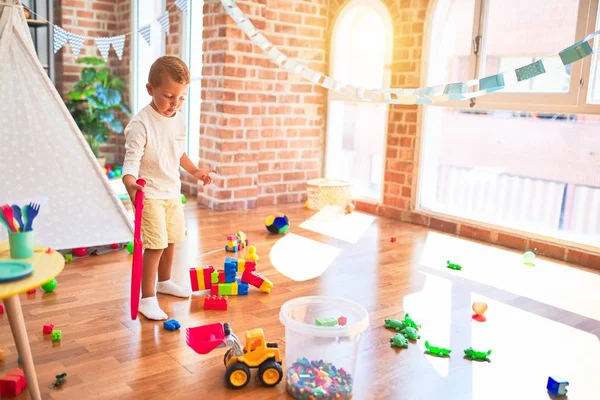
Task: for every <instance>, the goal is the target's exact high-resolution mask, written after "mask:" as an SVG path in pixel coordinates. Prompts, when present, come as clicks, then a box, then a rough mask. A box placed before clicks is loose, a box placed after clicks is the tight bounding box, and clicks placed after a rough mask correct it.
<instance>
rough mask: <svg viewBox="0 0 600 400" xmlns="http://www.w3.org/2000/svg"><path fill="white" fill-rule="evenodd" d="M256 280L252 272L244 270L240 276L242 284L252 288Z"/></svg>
mask: <svg viewBox="0 0 600 400" xmlns="http://www.w3.org/2000/svg"><path fill="white" fill-rule="evenodd" d="M255 279H256V275H254V274H253V271H249V270H246V271H244V273H243V274H242V282H244V283H247V284H249V285H252V286H256V285H255V284H254V281H255Z"/></svg>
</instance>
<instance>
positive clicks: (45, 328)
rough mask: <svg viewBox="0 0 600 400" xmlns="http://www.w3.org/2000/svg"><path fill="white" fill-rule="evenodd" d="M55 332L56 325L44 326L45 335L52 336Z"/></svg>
mask: <svg viewBox="0 0 600 400" xmlns="http://www.w3.org/2000/svg"><path fill="white" fill-rule="evenodd" d="M53 330H54V325H53V324H44V328H43V329H42V332H43V333H44V334H45V335H50V334H51V333H52V331H53Z"/></svg>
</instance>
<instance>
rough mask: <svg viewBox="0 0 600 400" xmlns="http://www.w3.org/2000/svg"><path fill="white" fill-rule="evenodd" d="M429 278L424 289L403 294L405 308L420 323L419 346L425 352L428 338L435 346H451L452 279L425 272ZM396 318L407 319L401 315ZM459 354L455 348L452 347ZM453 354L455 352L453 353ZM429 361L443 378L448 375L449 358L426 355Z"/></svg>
mask: <svg viewBox="0 0 600 400" xmlns="http://www.w3.org/2000/svg"><path fill="white" fill-rule="evenodd" d="M425 275H426V276H427V280H426V281H425V286H424V287H423V290H422V291H420V292H417V293H413V294H409V295H407V296H404V300H403V308H404V310H406V312H407V313H409V314H410V316H411V317H412V318H413V319H414V320H415V321H417V323H419V324H421V329H419V334H420V335H421V339H420V340H418V341H417V346H419V347H420V348H421V351H422V352H425V341H426V340H427V341H429V344H430V345H432V346H438V347H446V348H451V346H450V327H451V322H452V320H451V317H452V316H451V315H450V311H451V306H452V303H451V301H450V299H451V298H452V282H451V281H450V280H449V279H445V278H440V277H437V276H434V275H429V274H425ZM396 318H397V319H402V318H404V315H398V316H397V317H396ZM453 352H455V353H456V350H453ZM451 355H453V354H452V353H451ZM427 361H428V362H429V363H430V364H431V366H432V367H433V368H434V369H435V371H436V372H437V373H438V374H439V375H440V376H441V377H444V378H445V377H447V376H448V368H449V366H450V359H447V358H439V357H431V356H427Z"/></svg>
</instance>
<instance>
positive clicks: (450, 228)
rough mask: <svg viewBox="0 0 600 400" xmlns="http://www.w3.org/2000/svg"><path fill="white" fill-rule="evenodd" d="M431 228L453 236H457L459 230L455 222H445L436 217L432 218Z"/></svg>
mask: <svg viewBox="0 0 600 400" xmlns="http://www.w3.org/2000/svg"><path fill="white" fill-rule="evenodd" d="M429 227H430V228H433V229H437V230H439V231H443V232H447V233H452V234H456V232H457V228H458V226H457V224H456V223H455V222H450V221H445V220H443V219H439V218H434V217H431V218H430V221H429Z"/></svg>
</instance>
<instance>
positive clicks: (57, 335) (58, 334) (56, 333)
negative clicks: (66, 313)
mask: <svg viewBox="0 0 600 400" xmlns="http://www.w3.org/2000/svg"><path fill="white" fill-rule="evenodd" d="M61 339H62V331H61V330H60V329H54V330H53V331H52V341H53V342H60V340H61Z"/></svg>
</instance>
